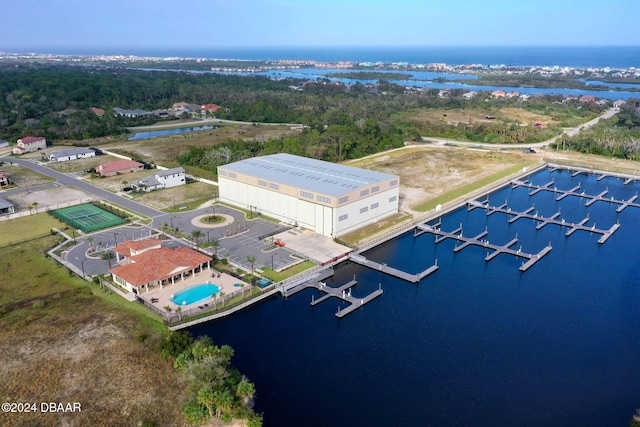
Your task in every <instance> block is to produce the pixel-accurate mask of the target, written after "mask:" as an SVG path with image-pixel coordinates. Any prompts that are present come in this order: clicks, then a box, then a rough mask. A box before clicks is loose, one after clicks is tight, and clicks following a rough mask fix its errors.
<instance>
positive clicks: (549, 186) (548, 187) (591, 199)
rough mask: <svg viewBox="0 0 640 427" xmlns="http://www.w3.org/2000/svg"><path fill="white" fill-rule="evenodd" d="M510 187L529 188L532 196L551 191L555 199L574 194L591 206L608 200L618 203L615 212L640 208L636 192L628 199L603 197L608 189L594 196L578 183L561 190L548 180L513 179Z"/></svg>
mask: <svg viewBox="0 0 640 427" xmlns="http://www.w3.org/2000/svg"><path fill="white" fill-rule="evenodd" d="M633 181H634V179H633V178H628V179H627V180H626V181H625V184H627V183H629V182H633ZM510 185H511V188H518V187H525V188H528V189H529V195H530V196H533V195H535V194H537V193H539V192H541V191H550V192H552V193H555V194H556V200H557V201H560V200H562V199H564V198H565V197H568V196H574V197H581V198H584V199H588V200H587V201H586V203H585V206H591V205H592V204H594V203H595V202H609V203H611V204H616V205H620V206H619V207H618V209H617V210H616V211H617V212H622V211H623V210H624V209H625V208H627V207H629V206H631V207H634V208H640V203H635V200H636V199H637V198H638V194H637V193H636V195H635V196H633V197H631V198H629V199H628V200H619V199H616V198H615V197H613V196H611V197H604V196H605V195H607V193H608V192H609V189H606V190H604V191H603V192H601V193H600V194H598V195H596V196H594V195H591V194H586V193H585V192H584V191H582V192H580V191H579V190H580V185H578V186H576V187H574V188H572V189H571V190H561V189H559V188H557V187H555V186H554V182H553V181H551V182H548V183H546V184H544V185H533V184H531V183H530V182H528V181H520V180H513V181H511V183H510Z"/></svg>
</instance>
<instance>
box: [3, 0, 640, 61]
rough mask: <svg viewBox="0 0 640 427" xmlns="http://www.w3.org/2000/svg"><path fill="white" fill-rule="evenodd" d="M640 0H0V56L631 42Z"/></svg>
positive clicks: (638, 31)
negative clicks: (128, 49)
mask: <svg viewBox="0 0 640 427" xmlns="http://www.w3.org/2000/svg"><path fill="white" fill-rule="evenodd" d="M638 18H640V1H639V0H609V1H602V0H599V1H595V0H447V1H443V0H188V1H179V0H172V1H168V0H106V1H94V0H0V51H6V52H32V51H33V52H37V51H49V52H51V53H54V52H55V51H56V49H60V48H64V47H80V48H81V47H109V46H135V47H193V48H198V47H301V46H303V47H312V46H313V47H316V46H345V47H346V46H372V47H382V46H594V45H597V46H613V45H618V46H628V45H633V46H637V45H640V25H639V24H638V22H637V20H638Z"/></svg>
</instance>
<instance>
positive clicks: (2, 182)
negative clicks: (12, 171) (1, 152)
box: [0, 171, 9, 187]
mask: <svg viewBox="0 0 640 427" xmlns="http://www.w3.org/2000/svg"><path fill="white" fill-rule="evenodd" d="M7 185H9V178H8V177H7V176H6V175H5V174H4V171H0V187H6V186H7Z"/></svg>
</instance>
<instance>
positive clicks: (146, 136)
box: [128, 126, 218, 141]
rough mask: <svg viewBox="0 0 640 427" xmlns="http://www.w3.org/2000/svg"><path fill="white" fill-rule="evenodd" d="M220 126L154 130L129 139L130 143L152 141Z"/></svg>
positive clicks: (137, 134) (139, 133)
mask: <svg viewBox="0 0 640 427" xmlns="http://www.w3.org/2000/svg"><path fill="white" fill-rule="evenodd" d="M216 128H218V126H195V127H186V128H178V129H165V130H154V131H149V132H137V133H134V134H133V135H131V136H130V137H129V139H128V140H129V141H135V140H137V139H150V138H157V137H159V136H167V135H176V134H179V133H187V132H195V131H199V130H209V129H216Z"/></svg>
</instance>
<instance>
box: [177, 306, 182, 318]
mask: <svg viewBox="0 0 640 427" xmlns="http://www.w3.org/2000/svg"><path fill="white" fill-rule="evenodd" d="M176 314H177V315H178V321H180V322H182V307H178V308H176Z"/></svg>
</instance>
